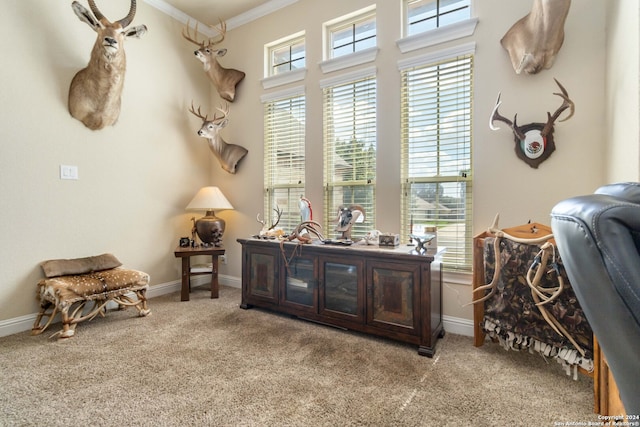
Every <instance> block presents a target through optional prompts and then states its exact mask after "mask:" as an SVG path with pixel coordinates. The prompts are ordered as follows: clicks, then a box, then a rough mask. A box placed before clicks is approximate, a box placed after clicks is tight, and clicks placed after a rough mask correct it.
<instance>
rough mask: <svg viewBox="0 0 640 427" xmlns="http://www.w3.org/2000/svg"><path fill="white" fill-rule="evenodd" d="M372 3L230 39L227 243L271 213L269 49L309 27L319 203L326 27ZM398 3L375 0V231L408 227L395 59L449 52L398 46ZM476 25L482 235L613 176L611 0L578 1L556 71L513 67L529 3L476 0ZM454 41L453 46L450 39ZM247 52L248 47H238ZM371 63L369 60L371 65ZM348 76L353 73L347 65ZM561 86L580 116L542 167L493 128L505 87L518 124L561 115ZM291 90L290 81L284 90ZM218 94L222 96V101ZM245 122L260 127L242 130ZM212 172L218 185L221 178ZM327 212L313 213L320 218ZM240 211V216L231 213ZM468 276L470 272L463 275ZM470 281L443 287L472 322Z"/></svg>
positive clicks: (296, 12)
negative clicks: (607, 149) (234, 161)
mask: <svg viewBox="0 0 640 427" xmlns="http://www.w3.org/2000/svg"><path fill="white" fill-rule="evenodd" d="M372 3H374V2H373V1H371V0H351V1H349V2H345V1H341V0H327V1H322V2H318V1H316V0H300V1H299V2H297V3H295V4H294V5H292V6H290V7H288V8H286V9H284V10H281V11H278V12H276V13H274V14H272V15H269V16H267V17H264V18H262V19H259V20H257V21H254V22H252V23H250V24H248V25H246V26H244V27H242V28H240V29H239V30H236V31H235V32H234V34H232V35H231V36H230V37H228V41H227V46H226V47H228V48H229V52H230V53H229V54H235V55H234V56H233V58H231V57H229V54H228V55H227V58H226V61H227V62H226V63H228V64H229V63H231V64H234V66H235V67H237V68H240V69H243V70H244V71H246V72H247V76H248V77H247V79H246V81H245V82H243V86H242V91H241V93H240V95H239V99H238V101H237V104H234V105H233V107H232V114H233V116H232V119H231V120H232V122H231V124H230V125H229V128H228V130H227V135H228V136H229V139H230V140H235V141H242V142H243V143H245V144H247V147H248V148H249V156H248V157H247V159H246V160H245V163H244V164H243V165H242V168H241V169H240V171H239V173H238V175H237V176H235V177H233V179H232V181H233V182H232V183H229V184H227V183H226V181H225V186H228V187H229V188H237V189H240V188H241V189H242V191H235V192H234V193H233V194H232V195H231V198H232V203H233V204H234V205H235V207H236V209H238V210H237V211H236V212H234V213H233V215H232V217H233V221H231V224H230V227H229V229H228V231H227V232H226V235H227V239H229V238H231V239H232V241H233V240H235V238H237V237H246V236H248V235H249V234H251V233H255V232H256V231H257V229H258V227H257V224H256V222H255V215H256V213H258V212H262V209H263V208H262V171H263V169H262V141H263V135H262V132H263V125H262V122H261V120H262V119H261V112H262V110H261V108H262V105H261V104H260V101H259V98H260V96H261V95H263V94H265V93H270V92H272V91H273V90H280V89H282V88H277V89H273V90H263V89H262V86H261V85H260V83H259V80H260V78H261V77H262V75H263V62H262V58H263V46H264V44H266V43H269V42H272V41H274V40H278V39H280V38H282V37H285V36H287V35H290V34H293V33H296V32H299V31H302V30H305V31H306V48H307V69H308V71H307V76H306V79H305V81H304V82H303V83H300V82H296V83H292V84H291V85H290V86H296V85H300V84H304V86H305V91H306V96H307V158H308V159H310V160H308V167H307V171H306V182H307V191H306V193H307V194H306V195H307V197H308V198H309V199H310V200H311V201H312V203H315V204H316V205H318V206H321V203H322V195H323V194H322V110H321V103H322V92H321V89H320V85H319V81H320V80H321V79H323V78H327V77H332V76H334V75H336V74H338V73H339V72H334V73H330V74H323V73H322V71H321V70H320V67H319V66H318V63H319V62H320V61H321V60H322V23H323V22H325V21H329V20H331V19H334V18H336V17H339V16H341V15H343V14H346V13H349V12H352V11H355V10H358V9H360V8H363V7H366V6H368V5H370V4H372ZM400 4H401V2H400V1H388V0H385V1H378V2H377V16H378V21H377V25H378V46H379V49H380V50H379V53H378V57H377V60H376V63H375V66H376V67H377V72H378V79H379V80H378V91H379V92H378V99H379V101H378V102H379V107H380V108H379V111H380V114H379V117H378V133H379V138H378V180H377V200H378V205H377V210H378V213H377V218H378V224H377V228H378V229H380V230H383V231H389V232H399V224H400V208H399V206H400V156H399V153H400V114H399V113H398V111H399V105H400V91H399V85H400V75H399V72H398V66H397V62H398V61H399V60H401V59H404V58H409V57H412V56H415V55H421V54H424V53H427V52H433V51H436V50H438V49H441V48H442V47H443V46H435V47H433V48H428V49H421V50H418V51H414V52H410V53H407V54H404V55H403V54H401V53H400V51H399V49H398V48H397V46H396V43H395V42H396V40H397V39H398V38H400V22H401V11H400V7H399V5H400ZM475 5H476V15H477V16H478V17H479V20H480V22H479V24H478V27H477V29H476V32H475V34H474V35H473V36H472V37H469V38H467V39H463V40H461V42H463V43H464V42H469V41H475V42H476V56H475V89H474V92H475V93H474V124H473V138H474V148H473V149H474V153H473V161H474V171H475V177H474V232H475V233H479V232H481V231H483V230H484V229H486V228H487V227H488V226H489V225H490V224H491V222H492V220H493V217H494V216H495V215H496V213H500V215H501V224H502V225H504V226H513V225H519V224H523V223H526V222H527V221H528V220H532V221H537V222H541V223H546V224H548V223H549V212H550V211H551V208H552V207H553V206H554V205H555V204H556V203H557V202H558V201H560V200H562V199H564V198H567V197H569V196H572V195H576V194H583V193H589V192H591V191H592V190H593V189H595V188H596V187H598V186H599V185H601V184H602V183H603V182H604V172H605V170H604V166H605V165H604V162H603V155H604V147H603V145H602V139H603V138H604V136H605V128H604V126H605V114H604V104H603V101H604V90H605V87H604V58H605V54H604V46H605V44H604V43H605V31H604V7H605V6H604V2H573V3H572V6H571V12H570V14H569V17H568V19H567V22H566V27H565V28H566V33H567V36H566V39H565V43H564V46H563V48H562V50H561V51H560V54H559V56H558V58H557V60H556V63H555V65H554V67H553V68H552V69H551V70H547V71H543V72H541V73H539V74H537V75H533V76H529V75H516V74H515V72H514V71H513V69H512V68H511V64H510V62H509V59H508V55H507V53H506V51H505V50H503V48H502V47H501V46H500V44H499V40H500V38H501V37H502V36H503V35H504V33H505V32H506V31H507V29H508V28H509V27H510V26H511V25H512V24H513V23H514V22H515V21H516V20H518V19H519V18H520V17H522V16H524V15H525V14H526V13H528V11H529V8H530V4H529V2H520V1H518V2H514V1H508V0H482V1H476V2H475ZM453 44H455V43H449V44H447V45H445V46H444V47H448V46H451V45H453ZM239 51H241V52H242V54H241V55H238V54H237V53H238V52H239ZM369 65H370V64H367V65H365V66H369ZM346 71H347V72H348V71H350V70H346ZM554 77H556V78H557V79H558V80H559V81H560V82H562V83H563V84H564V85H565V87H566V88H567V90H568V91H569V94H570V95H571V97H572V99H573V100H574V101H575V103H576V114H575V116H574V117H573V118H572V119H571V120H569V121H567V122H562V123H559V124H558V125H557V126H556V131H555V138H556V146H557V149H556V152H555V153H554V154H553V155H552V156H551V157H550V159H549V160H547V161H546V162H545V163H543V164H542V165H541V166H540V167H539V169H537V170H535V169H532V168H530V167H529V166H527V165H526V164H525V163H524V162H522V161H520V160H519V159H518V158H517V157H516V156H515V153H514V142H513V136H512V134H511V133H510V132H509V131H508V130H507V129H506V126H502V127H503V129H502V130H501V131H498V132H493V131H491V130H489V127H488V119H489V115H490V114H491V110H492V108H493V106H494V103H495V99H496V96H497V94H498V92H500V91H501V92H502V100H503V105H502V107H501V112H502V114H504V115H506V116H509V117H513V114H515V113H516V112H517V113H518V123H520V124H525V123H529V122H540V121H545V120H546V113H547V111H551V112H553V111H555V109H556V108H558V107H559V106H560V103H561V99H560V98H559V97H557V96H554V95H553V94H552V93H553V92H557V91H558V88H557V87H556V86H555V83H554V82H553V78H554ZM285 87H288V86H285ZM214 102H217V101H215V100H214ZM237 123H243V124H245V123H251V126H245V125H243V126H238V125H237ZM224 178H225V177H224V173H223V172H220V171H217V170H214V173H213V181H217V180H224ZM316 213H318V214H321V209H314V215H316ZM230 216H231V215H230ZM228 242H229V241H227V249H228V251H229V267H230V268H231V270H230V271H231V273H230V274H233V275H236V274H239V271H240V248H239V247H238V246H237V245H234V244H231V245H229V243H228ZM462 281H463V282H466V283H469V281H470V279H469V278H468V277H464V278H462ZM470 295H471V293H470V287H469V286H468V285H457V284H454V283H448V284H447V286H446V287H445V301H444V304H445V314H446V315H449V316H454V317H462V318H471V308H470V307H466V308H463V307H462V306H463V305H464V304H465V303H467V302H468V301H469V300H470Z"/></svg>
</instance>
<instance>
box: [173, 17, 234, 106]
mask: <svg viewBox="0 0 640 427" xmlns="http://www.w3.org/2000/svg"><path fill="white" fill-rule="evenodd" d="M209 28H212V29H214V30H216V31H217V32H218V34H219V35H220V38H219V39H217V40H216V39H215V38H210V39H207V40H203V41H198V39H197V33H198V23H197V22H196V27H195V30H194V35H193V36H192V35H191V33H190V27H189V22H187V28H186V29H184V30H182V37H184V38H185V39H187V40H189V41H190V42H191V43H193V44H195V45H197V46H199V47H198V49H197V50H196V51H195V52H193V53H194V54H195V55H196V58H198V59H199V60H200V61H202V64H203V65H204V71H205V73H207V77H209V80H211V82H212V83H213V85H214V86H215V88H216V90H217V91H218V94H219V95H220V97H221V98H222V99H224V100H226V101H229V102H233V100H234V99H235V97H236V86H237V85H238V83H240V82H241V81H242V79H244V76H245V73H243V72H242V71H238V70H234V69H233V68H224V67H222V66H221V65H220V64H219V63H218V59H217V58H218V57H219V56H224V55H225V54H226V53H227V49H214V48H213V46H215V45H217V44H220V43H222V41H223V40H224V36H225V34H226V33H227V24H226V23H225V22H224V21H222V20H220V28H217V27H214V26H213V25H209Z"/></svg>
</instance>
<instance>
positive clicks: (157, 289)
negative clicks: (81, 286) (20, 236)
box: [0, 274, 473, 337]
mask: <svg viewBox="0 0 640 427" xmlns="http://www.w3.org/2000/svg"><path fill="white" fill-rule="evenodd" d="M210 280H211V279H210V277H209V276H207V275H203V276H197V277H193V278H192V279H191V284H192V286H203V285H207V284H208V283H209V281H210ZM218 280H219V281H220V284H221V285H225V286H230V287H232V288H238V289H239V288H241V287H242V280H241V279H240V278H239V277H234V276H227V275H224V274H220V275H219V276H218ZM180 287H181V282H180V281H179V280H176V281H173V282H167V283H161V284H159V285H154V286H150V287H149V290H148V291H147V298H149V299H152V298H156V297H159V296H162V295H166V294H170V293H173V292H179V291H180ZM37 317H38V314H37V313H34V314H27V315H25V316H20V317H15V318H13V319H7V320H2V321H0V337H5V336H7V335H13V334H17V333H20V332H24V331H29V330H31V328H32V327H33V323H34V322H35V321H36V318H37ZM442 322H443V325H444V330H445V331H446V332H447V333H452V334H457V335H465V336H470V337H472V336H473V321H471V320H468V319H462V318H459V317H451V316H442Z"/></svg>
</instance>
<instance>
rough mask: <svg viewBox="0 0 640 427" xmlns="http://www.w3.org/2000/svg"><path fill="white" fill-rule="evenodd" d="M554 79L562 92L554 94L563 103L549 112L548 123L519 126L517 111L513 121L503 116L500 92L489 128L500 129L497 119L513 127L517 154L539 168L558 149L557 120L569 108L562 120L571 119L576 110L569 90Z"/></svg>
mask: <svg viewBox="0 0 640 427" xmlns="http://www.w3.org/2000/svg"><path fill="white" fill-rule="evenodd" d="M554 80H555V82H556V84H557V85H558V87H559V88H560V91H561V92H562V93H557V92H554V95H558V96H559V97H560V98H562V105H560V107H559V108H558V109H557V110H556V111H555V113H553V114H551V113H549V112H547V122H546V123H530V124H528V125H524V126H518V123H517V119H518V114H517V113H516V115H515V116H514V117H513V121H511V120H509V119H507V118H506V117H504V116H501V115H500V113H498V108H499V107H500V104H502V101H500V94H498V100H497V101H496V106H495V107H494V108H493V112H492V113H491V118H490V119H489V128H490V129H491V130H498V129H500V128H499V127H496V126H494V124H493V122H494V121H496V120H497V121H500V122H504V123H506V124H507V125H508V126H509V127H510V128H511V130H512V131H513V134H514V136H515V142H516V146H515V150H516V155H517V156H518V157H519V158H520V159H521V160H523V161H524V162H526V163H527V164H528V165H529V166H531V167H532V168H537V167H538V165H539V164H540V163H542V162H543V161H545V160H547V159H548V158H549V156H551V153H553V151H554V150H555V149H556V144H555V142H554V140H553V130H554V124H555V122H556V120H558V118H559V117H560V115H561V114H562V113H563V112H564V111H565V110H566V109H567V108H568V109H569V110H570V111H569V115H568V116H567V117H565V118H564V119H562V120H560V121H561V122H564V121H566V120H569V119H570V118H571V117H572V116H573V113H574V111H575V105H574V103H573V101H572V100H571V99H570V98H569V94H568V93H567V90H566V89H565V88H564V87H563V86H562V85H561V84H560V82H558V80H556V79H554Z"/></svg>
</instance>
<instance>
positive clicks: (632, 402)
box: [551, 183, 640, 414]
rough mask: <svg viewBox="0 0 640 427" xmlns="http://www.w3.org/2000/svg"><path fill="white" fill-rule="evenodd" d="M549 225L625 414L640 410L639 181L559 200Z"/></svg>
mask: <svg viewBox="0 0 640 427" xmlns="http://www.w3.org/2000/svg"><path fill="white" fill-rule="evenodd" d="M551 228H552V230H553V235H554V237H555V239H556V243H557V245H558V251H559V252H560V256H561V257H562V262H563V264H564V267H565V269H566V271H567V275H568V277H569V280H570V281H571V286H572V287H573V289H574V291H575V294H576V296H577V298H578V301H579V302H580V306H581V307H582V309H583V310H584V313H585V316H586V317H587V320H588V321H589V323H590V325H591V328H592V329H593V332H594V334H595V336H596V338H597V339H598V342H599V343H600V347H601V348H602V352H603V353H604V355H605V357H606V358H607V362H608V363H609V368H610V370H611V373H612V374H613V377H614V379H615V381H616V384H617V385H618V389H619V390H620V397H621V398H622V403H623V404H624V406H625V410H626V412H627V414H640V183H620V184H612V185H606V186H604V187H601V188H599V189H598V190H596V192H595V194H591V195H587V196H579V197H573V198H570V199H567V200H564V201H562V202H560V203H558V204H557V205H556V206H555V207H554V208H553V210H552V212H551Z"/></svg>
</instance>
